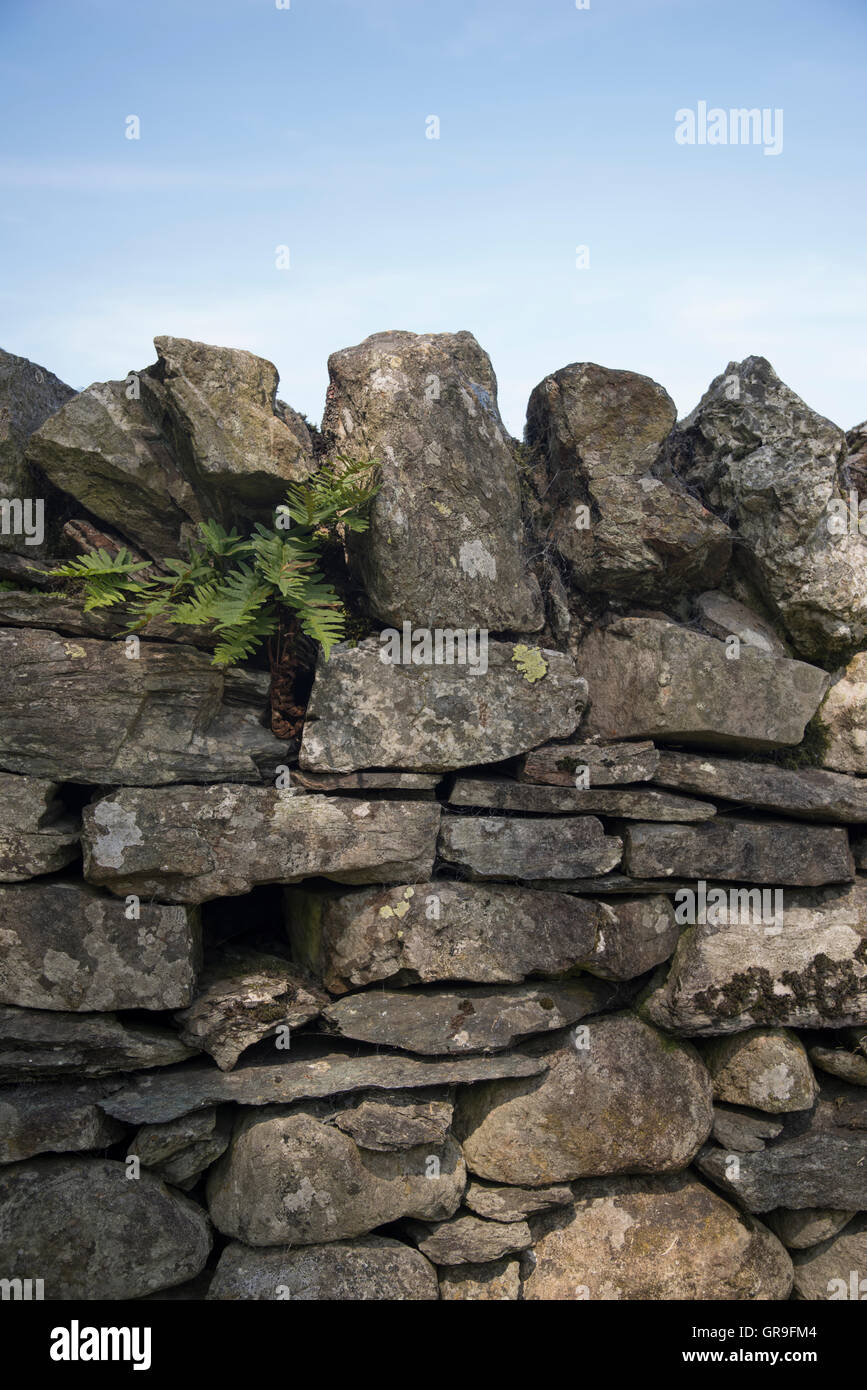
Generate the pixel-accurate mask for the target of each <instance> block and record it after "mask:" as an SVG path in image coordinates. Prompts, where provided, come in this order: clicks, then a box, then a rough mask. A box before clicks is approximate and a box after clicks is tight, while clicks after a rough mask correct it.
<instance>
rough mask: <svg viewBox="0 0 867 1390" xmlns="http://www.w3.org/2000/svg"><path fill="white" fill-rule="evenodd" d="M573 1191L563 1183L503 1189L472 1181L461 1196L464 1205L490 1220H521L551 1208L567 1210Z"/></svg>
mask: <svg viewBox="0 0 867 1390" xmlns="http://www.w3.org/2000/svg"><path fill="white" fill-rule="evenodd" d="M571 1201H572V1189H571V1187H568V1186H567V1185H566V1184H565V1183H561V1184H560V1186H554V1187H538V1188H535V1189H533V1188H528V1187H502V1186H497V1185H495V1184H491V1183H485V1182H477V1181H476V1179H475V1178H471V1179H470V1182H469V1184H468V1186H467V1190H466V1192H465V1193H464V1205H465V1206H467V1207H469V1209H470V1211H474V1212H475V1213H476V1215H477V1216H485V1217H487V1218H488V1220H489V1221H524V1220H526V1218H527V1217H528V1216H536V1215H538V1213H539V1212H542V1211H551V1210H552V1209H553V1208H554V1207H567V1206H569V1204H570V1202H571Z"/></svg>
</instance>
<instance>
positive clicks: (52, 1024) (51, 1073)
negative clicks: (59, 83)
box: [0, 1005, 194, 1081]
mask: <svg viewBox="0 0 867 1390" xmlns="http://www.w3.org/2000/svg"><path fill="white" fill-rule="evenodd" d="M193 1055H194V1052H193V1049H191V1048H189V1047H187V1046H186V1045H185V1044H184V1043H182V1042H181V1040H180V1038H179V1037H178V1035H177V1033H176V1032H174V1031H173V1030H172V1029H170V1028H162V1027H158V1026H156V1025H155V1024H150V1023H137V1022H136V1023H130V1022H127V1021H126V1020H125V1019H124V1020H122V1019H119V1018H118V1017H117V1016H116V1015H115V1014H61V1013H53V1012H51V1010H49V1009H18V1008H15V1007H14V1006H12V1005H0V1081H22V1080H26V1079H28V1078H30V1077H46V1078H50V1079H52V1080H54V1079H57V1078H60V1077H62V1076H66V1075H75V1076H77V1075H82V1076H106V1075H109V1074H110V1073H111V1072H123V1071H134V1070H136V1071H138V1070H140V1069H145V1068H149V1067H169V1066H172V1065H173V1063H175V1062H183V1061H185V1060H186V1059H187V1058H189V1057H192V1056H193Z"/></svg>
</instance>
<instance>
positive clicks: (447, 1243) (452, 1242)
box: [405, 1211, 533, 1265]
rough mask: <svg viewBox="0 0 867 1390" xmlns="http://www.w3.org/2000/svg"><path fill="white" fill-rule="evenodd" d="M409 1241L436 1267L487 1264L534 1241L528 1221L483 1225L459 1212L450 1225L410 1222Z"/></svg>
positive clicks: (488, 1222)
mask: <svg viewBox="0 0 867 1390" xmlns="http://www.w3.org/2000/svg"><path fill="white" fill-rule="evenodd" d="M405 1229H406V1231H407V1233H408V1234H409V1236H410V1239H411V1240H413V1241H414V1242H415V1244H416V1245H417V1246H418V1248H419V1250H420V1251H421V1252H422V1254H423V1255H425V1256H426V1257H427V1258H428V1259H429V1260H431V1261H432V1262H433V1264H435V1265H463V1264H484V1263H485V1262H486V1261H488V1260H499V1259H501V1258H502V1256H503V1255H511V1254H514V1253H516V1252H517V1251H520V1250H526V1249H527V1247H528V1246H530V1245H532V1243H533V1238H532V1236H531V1235H530V1228H529V1226H528V1225H527V1223H526V1221H510V1222H504V1221H483V1220H482V1219H481V1217H478V1216H472V1215H469V1214H467V1213H466V1212H463V1211H459V1212H458V1213H457V1215H456V1216H452V1217H451V1218H450V1219H449V1220H448V1221H438V1222H436V1223H433V1224H430V1225H428V1224H426V1223H425V1222H423V1221H408V1222H407V1223H406V1227H405Z"/></svg>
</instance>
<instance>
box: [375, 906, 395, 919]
mask: <svg viewBox="0 0 867 1390" xmlns="http://www.w3.org/2000/svg"><path fill="white" fill-rule="evenodd" d="M379 915H380V917H393V916H394V908H393V907H388V906H387V905H386V906H385V907H381V908H380V909H379Z"/></svg>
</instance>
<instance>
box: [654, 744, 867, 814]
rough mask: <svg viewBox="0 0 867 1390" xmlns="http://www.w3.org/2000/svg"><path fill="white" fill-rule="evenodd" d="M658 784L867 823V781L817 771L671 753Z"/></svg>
mask: <svg viewBox="0 0 867 1390" xmlns="http://www.w3.org/2000/svg"><path fill="white" fill-rule="evenodd" d="M653 781H654V782H655V783H656V784H657V785H658V786H661V787H673V788H674V789H675V790H676V791H678V792H689V793H691V794H694V795H696V796H716V797H719V798H720V800H722V801H734V802H741V803H742V804H743V805H747V806H751V807H754V808H755V809H756V810H762V811H774V812H776V814H777V815H783V816H794V817H796V818H797V819H798V820H817V821H834V822H836V823H837V824H839V823H840V822H850V823H852V824H856V825H860V824H863V823H864V822H867V781H863V780H859V779H858V778H857V777H845V776H843V775H842V774H841V773H838V772H825V771H823V770H822V768H818V767H808V768H797V769H795V768H788V767H776V766H775V765H774V764H773V763H750V762H745V761H743V760H742V759H740V758H718V757H715V756H713V755H712V754H708V753H674V752H671V751H669V750H667V749H666V750H661V751H660V753H659V762H658V764H657V767H656V770H655V772H654V774H653ZM646 819H647V820H654V819H656V818H655V817H654V816H647V817H646Z"/></svg>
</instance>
